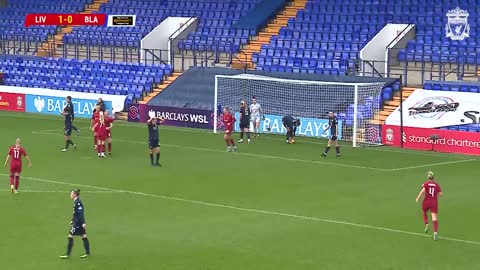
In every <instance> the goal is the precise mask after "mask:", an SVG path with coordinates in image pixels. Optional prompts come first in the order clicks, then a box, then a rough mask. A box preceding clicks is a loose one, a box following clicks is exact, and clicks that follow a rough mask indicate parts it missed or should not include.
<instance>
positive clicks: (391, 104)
mask: <svg viewBox="0 0 480 270" xmlns="http://www.w3.org/2000/svg"><path fill="white" fill-rule="evenodd" d="M415 89H416V88H413V87H403V88H402V90H403V94H402V97H403V101H405V100H406V99H407V98H408V97H409V96H410V95H411V94H412V93H413V91H415ZM398 106H400V91H397V92H396V93H395V94H394V95H393V99H392V100H390V101H386V102H384V104H383V109H382V110H381V111H380V113H379V118H378V119H375V120H373V123H374V124H380V125H383V124H384V123H385V119H387V117H388V116H389V115H390V114H391V113H392V112H393V111H394V110H395V109H396V108H398Z"/></svg>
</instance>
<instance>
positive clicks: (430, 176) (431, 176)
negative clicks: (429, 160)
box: [428, 171, 435, 179]
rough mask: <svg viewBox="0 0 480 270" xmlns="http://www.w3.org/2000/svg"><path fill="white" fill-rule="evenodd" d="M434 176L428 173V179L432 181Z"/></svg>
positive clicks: (430, 172)
mask: <svg viewBox="0 0 480 270" xmlns="http://www.w3.org/2000/svg"><path fill="white" fill-rule="evenodd" d="M434 176H435V174H434V173H433V172H432V171H429V172H428V179H433V177H434Z"/></svg>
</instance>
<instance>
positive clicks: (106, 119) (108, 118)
mask: <svg viewBox="0 0 480 270" xmlns="http://www.w3.org/2000/svg"><path fill="white" fill-rule="evenodd" d="M113 121H115V118H113V117H105V125H107V127H110V126H111V125H112V123H113Z"/></svg>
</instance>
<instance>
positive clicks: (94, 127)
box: [92, 123, 99, 131]
mask: <svg viewBox="0 0 480 270" xmlns="http://www.w3.org/2000/svg"><path fill="white" fill-rule="evenodd" d="M98 125H99V123H96V124H95V125H93V127H92V131H95V129H97V126H98Z"/></svg>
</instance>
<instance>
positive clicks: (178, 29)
mask: <svg viewBox="0 0 480 270" xmlns="http://www.w3.org/2000/svg"><path fill="white" fill-rule="evenodd" d="M196 18H197V17H190V18H189V19H188V20H187V21H186V22H185V23H183V24H181V25H180V27H178V28H177V30H175V32H173V33H172V34H171V35H170V36H169V37H168V40H169V41H172V40H173V38H172V37H173V35H175V34H176V33H177V32H180V31H181V30H182V28H183V26H185V25H186V24H188V23H189V22H190V20H194V19H196Z"/></svg>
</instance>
